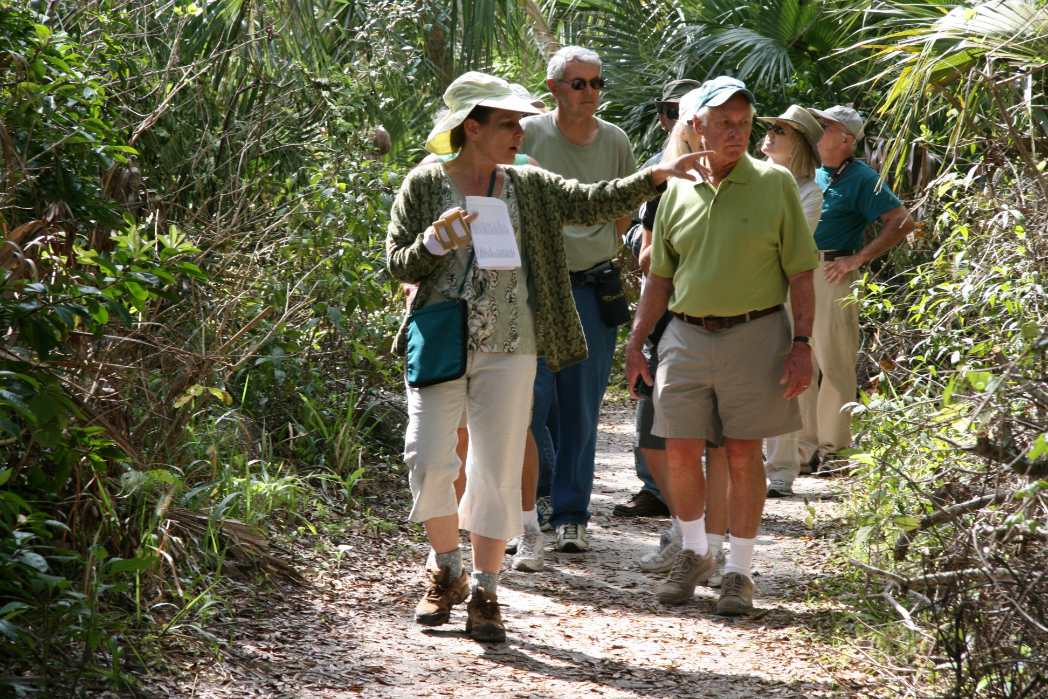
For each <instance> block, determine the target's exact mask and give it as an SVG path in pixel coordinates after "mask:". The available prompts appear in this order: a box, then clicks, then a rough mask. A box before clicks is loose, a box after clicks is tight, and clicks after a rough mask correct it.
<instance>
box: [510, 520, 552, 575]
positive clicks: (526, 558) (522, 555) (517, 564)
mask: <svg viewBox="0 0 1048 699" xmlns="http://www.w3.org/2000/svg"><path fill="white" fill-rule="evenodd" d="M545 546H546V537H545V535H544V534H543V533H542V530H541V529H534V530H532V529H527V528H525V529H524V534H523V535H521V537H520V539H518V540H517V552H516V554H514V556H513V561H512V563H511V564H510V565H511V566H512V568H513V570H522V571H524V572H525V573H537V572H538V571H540V570H542V568H543V567H544V565H545V564H544V563H543V558H544V557H545V552H544V551H543V548H544V547H545Z"/></svg>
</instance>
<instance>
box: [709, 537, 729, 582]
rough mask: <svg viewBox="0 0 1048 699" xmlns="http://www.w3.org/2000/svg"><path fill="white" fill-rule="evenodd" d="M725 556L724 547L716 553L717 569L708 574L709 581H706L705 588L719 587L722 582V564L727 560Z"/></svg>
mask: <svg viewBox="0 0 1048 699" xmlns="http://www.w3.org/2000/svg"><path fill="white" fill-rule="evenodd" d="M727 558H728V557H727V555H726V554H725V553H724V547H721V550H720V551H718V552H717V556H716V559H717V567H716V568H714V569H713V573H711V574H710V579H709V580H707V581H706V587H720V586H721V582H723V581H724V562H725V561H726V560H727Z"/></svg>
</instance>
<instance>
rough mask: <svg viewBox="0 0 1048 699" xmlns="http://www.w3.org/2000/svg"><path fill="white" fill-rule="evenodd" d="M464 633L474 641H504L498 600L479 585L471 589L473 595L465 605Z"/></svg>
mask: <svg viewBox="0 0 1048 699" xmlns="http://www.w3.org/2000/svg"><path fill="white" fill-rule="evenodd" d="M466 613H467V614H468V615H469V616H468V617H466V633H468V634H469V637H470V638H472V639H473V640H474V641H480V642H481V643H504V642H505V641H506V625H505V624H503V623H502V612H501V611H500V610H499V600H498V597H496V596H495V593H493V592H485V591H484V590H482V589H480V588H479V587H478V588H476V589H475V590H473V596H472V597H470V598H469V604H468V605H466Z"/></svg>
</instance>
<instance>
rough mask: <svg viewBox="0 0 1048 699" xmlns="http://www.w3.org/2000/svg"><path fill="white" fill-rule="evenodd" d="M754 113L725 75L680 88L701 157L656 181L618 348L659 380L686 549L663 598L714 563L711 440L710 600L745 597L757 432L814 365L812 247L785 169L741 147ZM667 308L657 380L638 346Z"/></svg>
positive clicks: (680, 596) (728, 604) (769, 424)
mask: <svg viewBox="0 0 1048 699" xmlns="http://www.w3.org/2000/svg"><path fill="white" fill-rule="evenodd" d="M753 113H754V109H753V95H752V94H751V93H750V92H749V90H747V89H746V86H745V85H743V83H741V82H740V81H738V80H735V79H734V78H729V77H726V76H722V77H719V78H715V79H714V80H709V81H707V82H706V83H704V84H703V85H702V87H700V88H698V89H696V90H693V91H692V92H689V93H688V94H687V95H685V96H684V97H683V98H682V99H681V105H680V120H679V121H680V123H679V124H678V127H677V129H676V130H675V131H674V138H677V139H683V141H684V144H683V147H684V148H685V149H686V150H690V151H705V152H706V157H705V159H704V161H705V162H704V165H703V166H702V168H701V171H700V172H699V173H698V174H699V175H700V176H701V177H700V178H699V181H697V182H688V181H679V182H672V183H670V185H669V186H668V187H667V189H666V192H665V193H664V194H663V195H662V201H661V203H660V205H659V210H658V213H657V214H656V216H655V228H654V240H653V243H652V256H651V269H650V272H649V274H648V278H647V283H646V284H645V287H644V293H643V295H642V297H641V302H640V307H639V308H638V311H637V316H636V319H635V321H634V324H633V330H632V332H631V334H630V340H629V344H628V345H627V350H626V368H627V381H628V385H630V386H633V385H634V382H635V381H636V378H637V377H638V376H641V377H642V378H643V380H644V381H645V382H646V383H648V384H649V385H651V384H652V383H654V387H655V426H654V429H653V432H654V433H655V434H657V435H659V436H661V437H664V438H665V439H666V459H667V465H668V474H667V479H666V480H667V483H668V488H667V490H668V493H667V495H668V497H669V503H670V510H671V511H672V512H673V514H674V516H675V517H676V518H677V520H678V523H679V525H680V528H681V533H682V549H681V552H680V553H679V554H678V555H677V558H676V559H675V560H674V563H673V567H672V569H671V570H670V573H669V575H668V577H667V579H666V581H665V582H663V583H662V584H661V585H660V586H659V587H658V589H657V590H656V593H657V596H658V599H659V600H660V601H661V602H663V603H664V604H682V603H684V602H687V601H688V600H690V599H691V598H692V595H693V593H694V591H695V586H696V585H697V584H698V583H700V582H705V581H706V580H708V579H709V577H710V575H711V574H712V573H713V571H714V569H715V563H714V559H713V556H712V555H711V554H710V550H709V543H708V541H707V539H706V529H705V521H704V517H703V513H704V510H705V479H704V477H703V471H702V468H701V465H700V456H701V454H702V452H703V449H704V446H705V443H706V442H709V443H711V444H714V445H718V446H719V445H724V446H725V447H726V448H727V454H728V463H729V472H730V475H731V495H730V511H731V519H730V529H731V536H730V546H729V554H728V559H727V562H726V563H725V566H724V577H723V580H722V583H721V596H720V599H719V600H718V601H717V613H718V614H724V615H735V614H745V613H748V612H750V611H751V610H752V609H753V581H752V577H751V576H752V557H753V547H754V543H755V540H756V536H757V530H758V528H759V526H760V518H761V513H762V511H763V509H764V498H765V485H764V466H763V457H762V453H761V440H762V439H763V438H765V437H772V436H775V435H779V434H784V433H787V432H791V431H793V430H796V429H797V428H798V427H799V426H800V424H801V421H800V412H799V410H798V408H797V401H796V400H795V399H796V397H797V396H798V395H799V394H800V393H801V392H802V391H803V390H804V389H806V388H807V387H808V384H809V382H810V381H811V371H812V359H811V347H810V346H809V344H808V337H807V336H808V335H809V334H810V333H811V327H812V316H813V304H814V301H813V291H812V270H813V269H814V268H815V267H816V265H817V264H818V255H817V252H816V249H815V243H814V241H813V239H812V235H811V231H810V230H809V228H808V224H807V222H806V220H805V217H804V211H803V208H802V207H801V201H800V195H799V194H798V191H797V184H796V181H795V180H794V178H793V176H792V175H791V174H790V172H789V171H788V170H786V169H785V168H782V167H779V166H777V165H774V164H771V163H769V162H765V161H759V160H755V159H753V158H751V157H750V156H749V155H748V154H747V152H746V149H747V146H748V145H749V136H750V130H751V128H752V124H753ZM678 145H681V144H678ZM672 147H673V144H671V145H670V146H668V149H669V148H672ZM787 292H788V293H789V295H790V296H789V298H790V303H791V305H792V309H793V319H794V327H795V332H796V336H794V337H793V338H792V340H791V335H790V324H789V320H788V318H787V317H786V313H785V312H784V310H783V303H784V301H785V300H786V294H787ZM667 308H668V309H669V310H670V311H671V312H672V313H673V315H674V319H673V320H672V321H670V324H669V326H668V327H667V328H666V331H665V333H664V334H663V337H662V340H661V342H660V344H659V366H658V371H657V372H656V375H655V378H654V380H653V379H652V376H651V374H650V372H649V370H648V367H647V364H646V363H645V361H644V356H643V354H642V353H641V347H642V346H643V343H644V338H645V337H646V336H647V335H648V333H649V332H650V331H651V328H652V326H653V325H654V323H655V322H656V320H658V318H659V317H660V316H661V315H662V314H663V312H665V311H666V309H667Z"/></svg>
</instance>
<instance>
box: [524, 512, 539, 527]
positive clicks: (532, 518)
mask: <svg viewBox="0 0 1048 699" xmlns="http://www.w3.org/2000/svg"><path fill="white" fill-rule="evenodd" d="M520 523H521V525H523V526H524V528H525V529H531V530H532V531H537V530H538V528H539V511H538V510H537V509H535V510H522V511H521V513H520Z"/></svg>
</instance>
